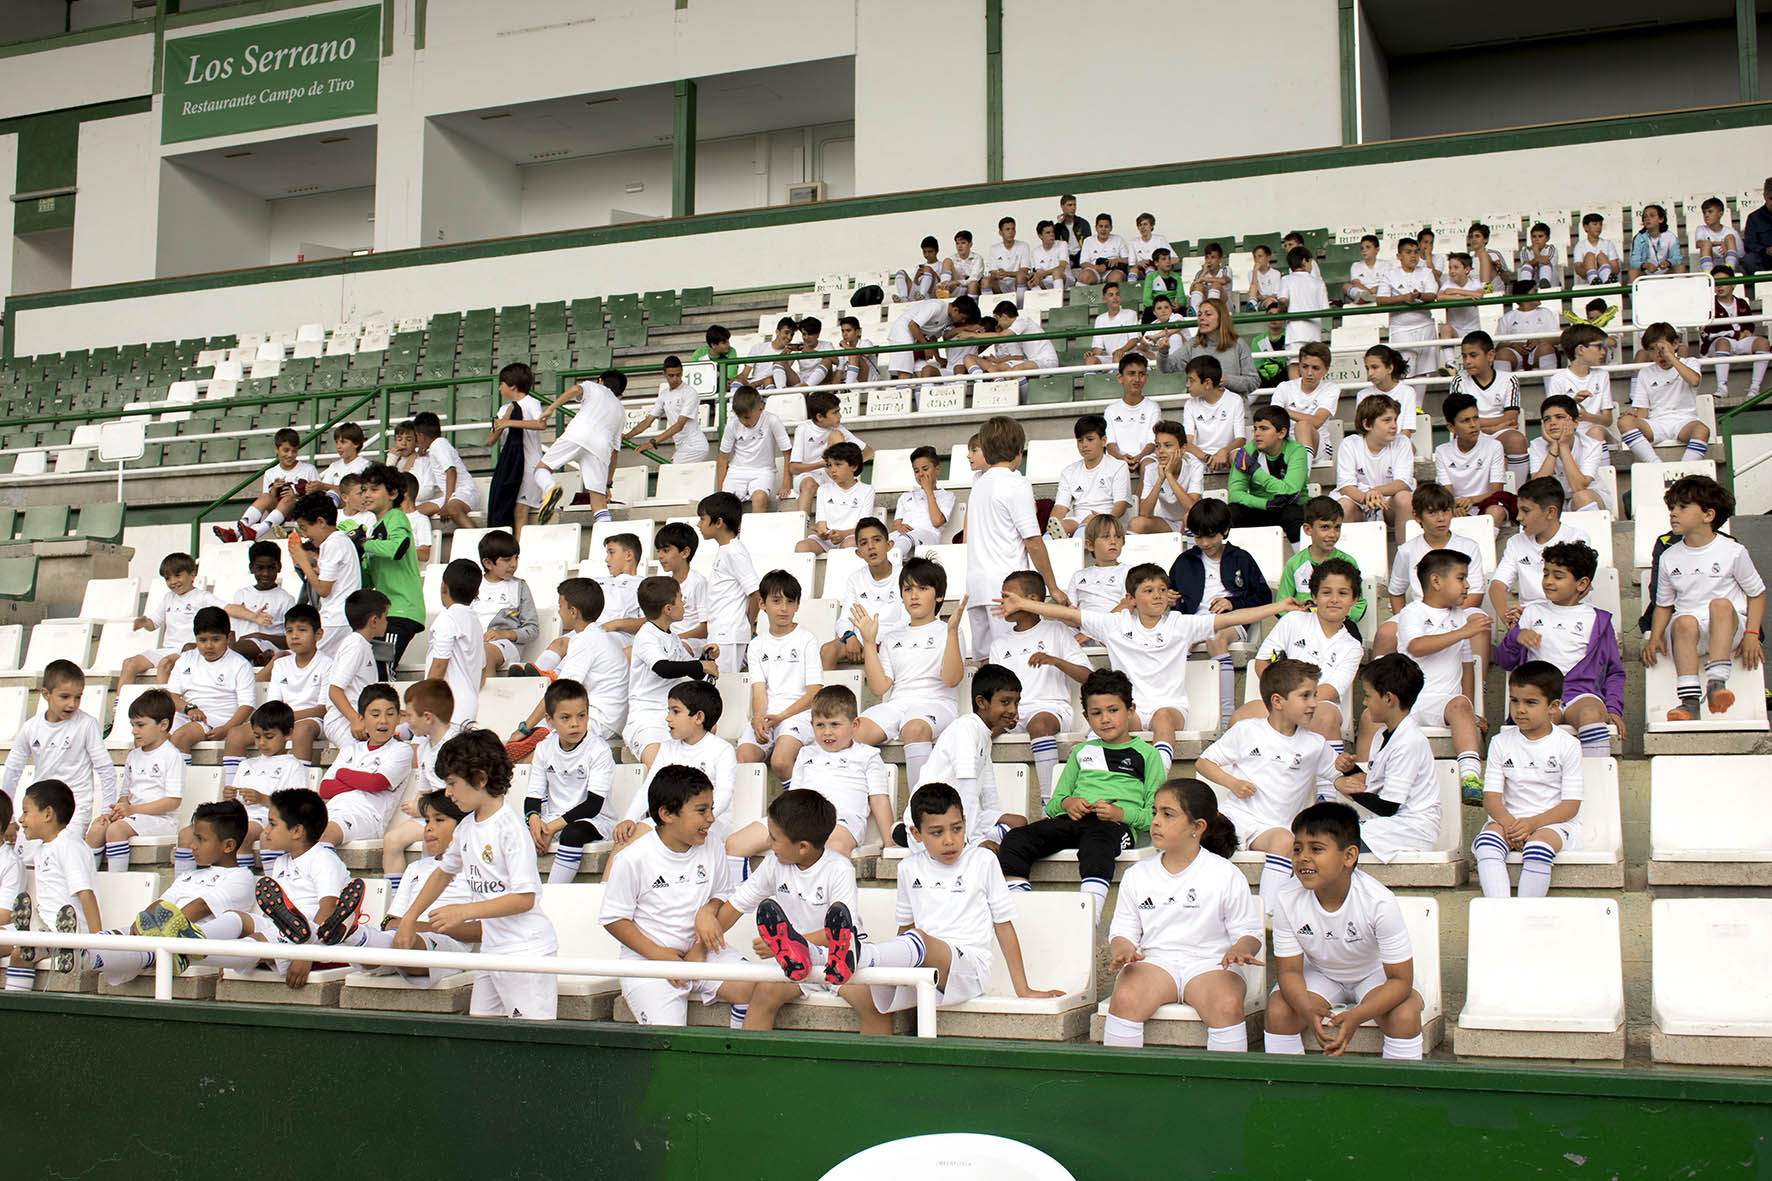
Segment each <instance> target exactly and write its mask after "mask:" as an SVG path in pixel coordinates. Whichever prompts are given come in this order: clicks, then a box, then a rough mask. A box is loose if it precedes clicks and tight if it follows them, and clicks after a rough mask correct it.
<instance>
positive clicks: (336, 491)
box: [308, 422, 369, 505]
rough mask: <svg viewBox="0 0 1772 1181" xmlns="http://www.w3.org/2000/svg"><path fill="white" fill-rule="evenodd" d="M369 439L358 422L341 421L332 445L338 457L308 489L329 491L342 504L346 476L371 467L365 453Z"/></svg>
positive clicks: (337, 502) (334, 501) (356, 474)
mask: <svg viewBox="0 0 1772 1181" xmlns="http://www.w3.org/2000/svg"><path fill="white" fill-rule="evenodd" d="M368 441H369V437H368V436H367V435H365V434H364V433H363V428H362V427H360V426H358V425H357V424H356V423H354V422H345V423H340V424H339V425H338V427H337V429H335V430H334V431H333V432H332V447H333V450H335V451H337V452H338V458H337V459H335V460H333V461H332V462H331V463H330V464H328V465H327V467H326V470H325V471H323V472H321V473H320V478H319V479H318V480H315V481H312V482H311V484H310V486H309V488H308V491H309V492H326V493H329V494H330V495H331V496H332V503H334V504H338V505H342V504H343V503H344V494H343V487H344V480H345V477H346V476H360V475H362V474H363V473H364V471H366V470H367V469H368V467H369V457H368V456H367V455H365V454H363V445H364V444H365V443H367V442H368Z"/></svg>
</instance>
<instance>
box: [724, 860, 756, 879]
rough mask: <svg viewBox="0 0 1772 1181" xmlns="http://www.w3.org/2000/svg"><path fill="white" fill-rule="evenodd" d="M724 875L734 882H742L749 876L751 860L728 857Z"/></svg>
mask: <svg viewBox="0 0 1772 1181" xmlns="http://www.w3.org/2000/svg"><path fill="white" fill-rule="evenodd" d="M726 874H727V876H728V877H729V878H731V879H732V880H733V881H735V882H742V881H744V880H745V879H746V878H748V877H750V876H751V860H750V858H748V857H728V858H727V859H726Z"/></svg>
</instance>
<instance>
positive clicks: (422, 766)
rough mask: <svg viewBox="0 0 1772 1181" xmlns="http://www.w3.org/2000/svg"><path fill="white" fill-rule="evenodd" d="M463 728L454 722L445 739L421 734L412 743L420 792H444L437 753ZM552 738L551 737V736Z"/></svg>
mask: <svg viewBox="0 0 1772 1181" xmlns="http://www.w3.org/2000/svg"><path fill="white" fill-rule="evenodd" d="M461 731H462V728H461V727H460V726H457V725H455V724H454V723H453V722H452V723H450V725H449V726H448V727H447V728H446V729H445V730H444V731H443V737H441V738H439V739H437V740H436V741H435V742H433V741H431V736H430V735H429V734H420V735H419V736H418V737H417V738H415V739H413V742H412V773H413V774H414V775H417V776H418V790H419V791H421V792H426V791H442V790H443V787H444V783H443V777H442V776H441V775H439V774H437V752H438V751H440V750H442V749H443V747H444V746H445V745H447V744H448V742H449V740H450V739H451V738H454V737H455V736H456V735H457V734H460V733H461ZM550 736H551V735H550Z"/></svg>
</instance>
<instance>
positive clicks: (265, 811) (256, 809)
mask: <svg viewBox="0 0 1772 1181" xmlns="http://www.w3.org/2000/svg"><path fill="white" fill-rule="evenodd" d="M270 822H271V806H270V805H269V804H247V805H246V823H247V824H256V825H258V830H259V831H260V832H263V831H264V830H265V825H267V824H269V823H270Z"/></svg>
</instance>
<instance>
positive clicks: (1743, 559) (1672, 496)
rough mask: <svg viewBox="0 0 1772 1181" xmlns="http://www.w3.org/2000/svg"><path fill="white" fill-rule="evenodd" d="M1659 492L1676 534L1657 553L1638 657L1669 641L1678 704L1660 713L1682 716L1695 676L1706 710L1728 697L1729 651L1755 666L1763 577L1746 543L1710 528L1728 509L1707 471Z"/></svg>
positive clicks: (1722, 705)
mask: <svg viewBox="0 0 1772 1181" xmlns="http://www.w3.org/2000/svg"><path fill="white" fill-rule="evenodd" d="M1666 500H1667V511H1668V516H1669V518H1670V519H1671V520H1672V522H1673V527H1674V529H1675V530H1677V531H1678V532H1679V534H1680V540H1679V541H1678V542H1676V543H1675V544H1673V545H1670V546H1669V547H1668V548H1667V549H1666V550H1665V551H1663V553H1662V555H1661V566H1660V568H1659V574H1658V576H1657V578H1656V583H1655V615H1654V618H1653V620H1652V621H1651V624H1650V628H1649V634H1648V636H1647V637H1645V638H1644V640H1643V663H1645V664H1653V663H1655V661H1656V660H1657V659H1658V658H1660V656H1661V655H1662V654H1663V653H1664V652H1665V651H1667V650H1668V649H1669V648H1670V647H1671V654H1672V656H1673V659H1674V683H1675V685H1676V686H1677V688H1678V692H1679V698H1680V704H1679V706H1678V707H1677V708H1675V709H1671V710H1669V711H1668V714H1667V716H1668V720H1669V721H1674V722H1685V721H1692V720H1695V719H1696V718H1697V717H1698V702H1699V698H1700V696H1701V694H1700V692H1699V689H1700V685H1701V684H1702V686H1703V690H1704V691H1703V694H1702V696H1703V697H1704V698H1705V700H1706V704H1708V705H1709V706H1710V710H1711V712H1712V713H1723V712H1725V711H1726V710H1728V708H1729V707H1730V706H1731V705H1734V704H1735V695H1734V694H1733V693H1731V692H1730V691H1729V689H1728V687H1727V685H1728V681H1729V675H1730V673H1731V671H1732V670H1733V658H1734V654H1735V653H1736V652H1740V653H1741V663H1742V665H1743V666H1744V667H1746V668H1750V669H1753V668H1759V667H1760V662H1761V658H1762V657H1761V644H1760V625H1761V622H1762V621H1763V620H1764V619H1765V616H1766V583H1765V580H1764V579H1762V578H1761V577H1760V572H1759V571H1758V570H1757V569H1755V568H1754V561H1753V558H1752V556H1751V555H1749V554H1748V552H1747V547H1745V546H1743V545H1742V544H1741V543H1740V542H1739V541H1736V540H1735V539H1734V538H1732V537H1723V536H1720V535H1719V534H1718V533H1717V530H1719V529H1721V528H1722V527H1723V526H1724V525H1726V524H1728V522H1729V517H1730V516H1731V515H1732V514H1733V513H1734V511H1735V498H1734V496H1732V495H1730V493H1729V490H1728V489H1727V488H1724V487H1723V486H1722V485H1721V484H1718V483H1717V482H1716V481H1715V480H1712V479H1711V478H1709V477H1708V476H1686V477H1683V478H1681V479H1679V480H1676V481H1674V483H1673V484H1672V485H1671V486H1670V487H1669V488H1668V490H1667V496H1666ZM1670 636H1671V642H1670ZM1701 659H1702V660H1703V661H1704V664H1703V674H1702V679H1701V677H1700V669H1699V662H1700V660H1701Z"/></svg>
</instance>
